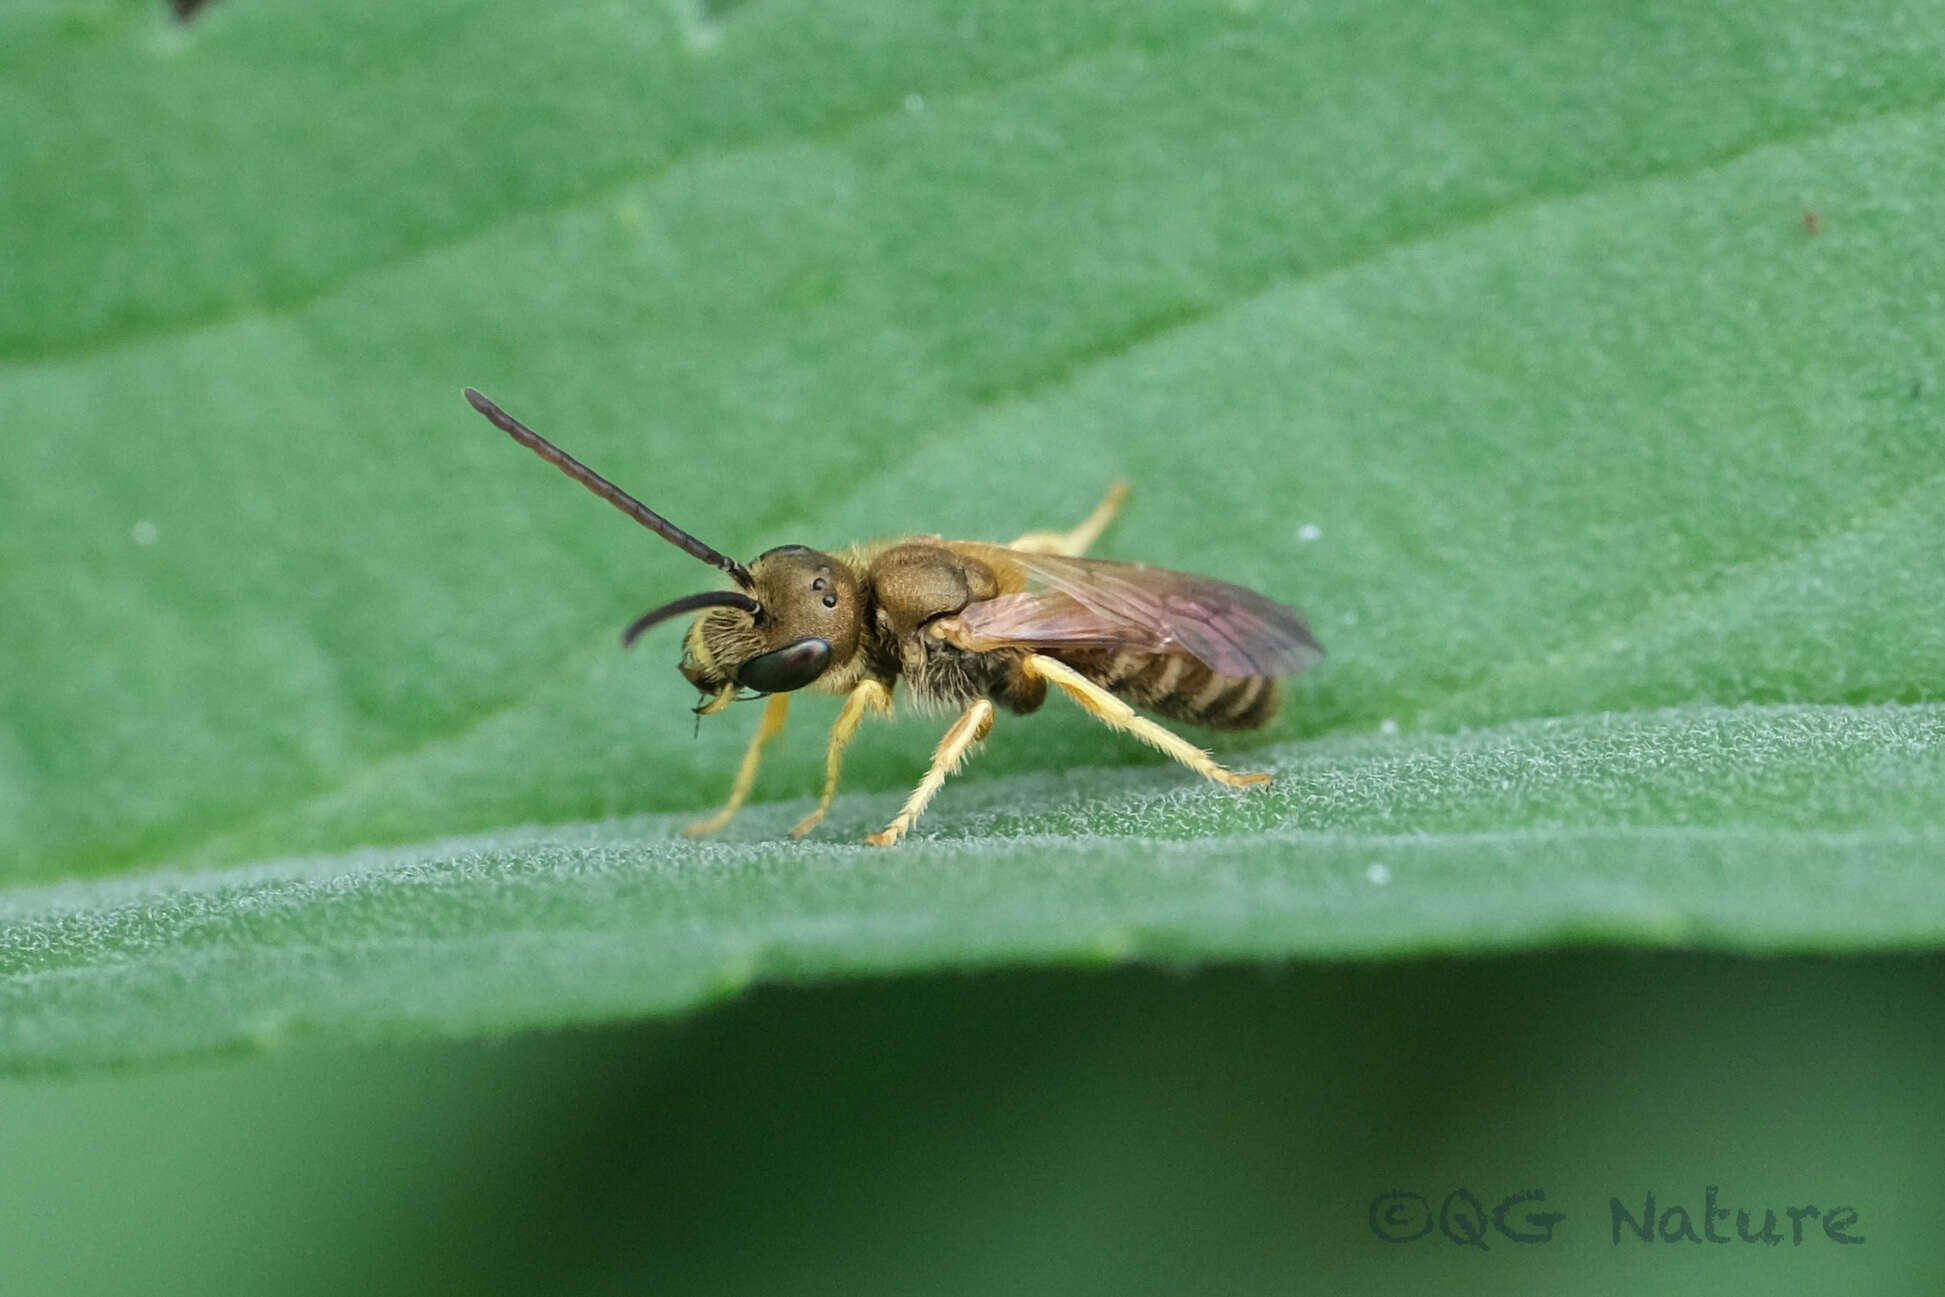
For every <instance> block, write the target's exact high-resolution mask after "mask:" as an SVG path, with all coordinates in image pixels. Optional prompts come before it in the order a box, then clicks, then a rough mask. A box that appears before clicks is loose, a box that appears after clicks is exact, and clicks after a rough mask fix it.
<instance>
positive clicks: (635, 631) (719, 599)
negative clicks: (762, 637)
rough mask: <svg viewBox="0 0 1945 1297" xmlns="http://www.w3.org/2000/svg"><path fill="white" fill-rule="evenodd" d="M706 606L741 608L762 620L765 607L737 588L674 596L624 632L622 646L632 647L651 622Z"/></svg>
mask: <svg viewBox="0 0 1945 1297" xmlns="http://www.w3.org/2000/svg"><path fill="white" fill-rule="evenodd" d="M703 608H741V609H742V610H743V611H744V612H746V613H748V614H749V615H750V616H752V617H754V618H756V620H757V621H758V622H759V623H761V622H762V620H763V609H762V607H761V606H760V605H759V604H758V603H757V601H756V600H754V599H752V598H750V597H749V596H748V595H746V594H737V593H736V591H734V590H705V591H704V592H703V593H701V594H685V595H683V596H682V597H681V598H680V599H674V600H671V601H670V602H668V603H665V604H663V605H662V606H661V607H660V608H651V609H649V610H648V611H647V612H645V613H643V614H642V615H641V616H639V617H637V618H635V620H634V621H631V622H629V623H628V629H627V630H625V631H623V632H622V633H621V646H622V647H623V648H631V647H633V646H634V643H635V641H636V640H637V639H640V638H641V634H642V632H643V631H645V630H647V629H649V628H650V627H651V626H659V625H661V624H662V623H663V622H665V621H667V620H668V619H669V618H671V617H680V616H681V615H682V614H683V613H685V612H697V611H699V610H701V609H703Z"/></svg>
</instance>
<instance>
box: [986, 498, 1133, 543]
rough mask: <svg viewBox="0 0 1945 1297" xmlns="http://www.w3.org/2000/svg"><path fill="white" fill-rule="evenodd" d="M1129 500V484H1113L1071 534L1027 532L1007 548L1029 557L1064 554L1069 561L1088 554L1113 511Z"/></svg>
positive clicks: (1063, 532)
mask: <svg viewBox="0 0 1945 1297" xmlns="http://www.w3.org/2000/svg"><path fill="white" fill-rule="evenodd" d="M1127 498H1128V484H1127V483H1126V482H1116V483H1115V484H1114V485H1113V486H1111V487H1109V488H1108V493H1107V497H1106V498H1105V499H1103V500H1102V501H1101V503H1100V504H1098V505H1096V506H1095V507H1094V512H1093V513H1090V514H1088V515H1087V518H1086V519H1085V520H1084V521H1083V522H1082V523H1081V525H1080V526H1078V527H1076V528H1074V530H1072V531H1030V532H1028V533H1027V534H1026V535H1024V536H1022V537H1020V538H1019V539H1018V540H1016V541H1014V542H1013V543H1012V544H1011V545H1008V546H1007V548H1008V549H1023V550H1025V551H1027V552H1028V553H1029V554H1064V555H1066V556H1067V557H1068V558H1079V557H1080V556H1081V555H1082V554H1085V553H1087V550H1088V547H1089V546H1090V545H1092V544H1093V543H1094V542H1095V541H1097V540H1099V539H1100V538H1101V533H1102V532H1103V531H1106V530H1107V525H1108V523H1109V522H1111V521H1113V519H1114V515H1115V511H1116V510H1118V509H1120V507H1121V502H1122V501H1123V500H1126V499H1127Z"/></svg>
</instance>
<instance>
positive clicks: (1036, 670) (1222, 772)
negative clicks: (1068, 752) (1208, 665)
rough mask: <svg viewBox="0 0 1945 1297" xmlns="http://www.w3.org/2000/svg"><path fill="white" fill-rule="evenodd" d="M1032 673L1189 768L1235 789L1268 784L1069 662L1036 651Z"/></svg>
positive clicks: (1028, 662) (1029, 666)
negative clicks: (1226, 763) (1219, 760)
mask: <svg viewBox="0 0 1945 1297" xmlns="http://www.w3.org/2000/svg"><path fill="white" fill-rule="evenodd" d="M1022 665H1023V666H1024V669H1025V670H1026V672H1027V673H1028V674H1029V675H1036V676H1039V677H1040V678H1041V679H1042V680H1045V681H1046V682H1047V683H1049V684H1051V685H1054V686H1056V687H1057V688H1059V689H1060V690H1061V692H1063V693H1065V694H1066V695H1067V696H1068V697H1069V698H1072V699H1073V700H1074V701H1075V702H1077V703H1079V704H1080V705H1081V706H1082V707H1083V708H1085V709H1086V711H1087V712H1088V714H1089V715H1091V716H1093V717H1094V718H1095V719H1096V720H1098V721H1100V722H1101V723H1102V724H1104V725H1110V726H1112V727H1114V728H1115V729H1117V730H1126V731H1127V732H1128V733H1130V734H1132V735H1134V736H1135V737H1136V738H1138V739H1140V740H1141V741H1142V742H1143V743H1146V744H1147V745H1148V746H1149V747H1151V748H1158V749H1160V750H1161V751H1163V752H1166V753H1167V754H1168V755H1169V756H1171V757H1174V758H1175V759H1176V760H1177V761H1180V762H1181V763H1182V764H1183V765H1185V766H1187V767H1188V768H1189V769H1191V770H1193V771H1195V772H1196V773H1197V774H1199V775H1202V776H1204V777H1205V778H1208V779H1213V780H1215V781H1216V782H1217V783H1219V784H1228V785H1229V786H1230V787H1231V788H1253V787H1255V786H1257V785H1259V784H1267V783H1269V782H1270V777H1269V776H1268V775H1266V774H1240V775H1239V774H1237V773H1235V772H1234V771H1232V770H1226V769H1224V768H1223V767H1222V766H1219V765H1217V764H1216V761H1215V758H1213V757H1211V756H1210V755H1209V754H1208V753H1207V752H1204V751H1203V750H1202V749H1201V748H1199V747H1197V746H1195V744H1193V743H1191V742H1189V741H1188V740H1187V739H1185V738H1183V737H1182V736H1181V735H1179V734H1176V733H1174V732H1173V731H1171V730H1168V729H1165V728H1163V727H1162V726H1160V725H1158V724H1156V723H1155V722H1154V721H1151V720H1149V719H1148V718H1147V717H1146V716H1143V715H1141V714H1140V713H1139V712H1137V711H1135V709H1134V708H1132V707H1130V706H1128V704H1126V703H1124V702H1122V701H1121V700H1120V699H1119V698H1116V697H1115V696H1114V695H1113V694H1111V693H1109V692H1108V691H1107V690H1105V689H1103V688H1101V686H1099V685H1097V684H1095V683H1094V682H1093V681H1092V680H1089V679H1088V678H1087V677H1086V676H1084V675H1082V674H1081V673H1080V672H1078V671H1076V670H1074V668H1072V667H1070V666H1068V665H1067V664H1066V663H1065V662H1058V661H1055V660H1054V659H1053V658H1050V657H1047V656H1046V655H1045V654H1042V653H1035V654H1034V655H1033V656H1032V657H1030V658H1028V659H1027V660H1026V662H1025V663H1023V664H1022Z"/></svg>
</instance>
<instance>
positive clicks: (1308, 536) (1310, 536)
mask: <svg viewBox="0 0 1945 1297" xmlns="http://www.w3.org/2000/svg"><path fill="white" fill-rule="evenodd" d="M1323 538H1324V529H1323V528H1322V527H1319V526H1318V525H1317V524H1316V523H1314V522H1307V523H1305V524H1304V525H1303V526H1301V527H1299V528H1297V539H1298V540H1302V541H1312V540H1322V539H1323Z"/></svg>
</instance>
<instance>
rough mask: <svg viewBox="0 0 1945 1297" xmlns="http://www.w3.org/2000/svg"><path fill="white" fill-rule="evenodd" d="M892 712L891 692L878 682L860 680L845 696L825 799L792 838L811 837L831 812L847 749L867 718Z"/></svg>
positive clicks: (828, 758) (834, 730)
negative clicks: (811, 832) (826, 813)
mask: <svg viewBox="0 0 1945 1297" xmlns="http://www.w3.org/2000/svg"><path fill="white" fill-rule="evenodd" d="M889 711H891V690H890V689H887V688H886V687H885V686H884V685H881V684H879V683H878V682H877V681H876V680H861V681H859V682H858V684H857V687H856V688H854V689H852V690H851V692H850V693H848V694H846V695H845V696H844V710H842V711H840V712H839V713H838V714H837V724H835V725H833V726H831V746H830V750H829V751H828V752H826V753H825V754H824V795H823V796H822V797H820V798H818V799H817V809H816V810H814V811H812V812H811V813H810V814H809V815H806V816H804V818H803V819H801V820H799V821H797V827H796V828H794V829H792V830H790V836H791V837H793V838H801V837H803V836H804V835H805V834H806V833H809V832H810V831H811V830H812V829H814V828H816V827H817V826H818V824H819V823H820V822H821V821H822V820H823V818H824V812H826V811H828V810H830V809H831V799H832V798H833V797H836V796H837V778H838V776H839V775H840V774H842V773H843V772H844V749H845V748H847V747H849V746H850V744H851V738H852V736H853V735H855V734H856V733H857V732H858V726H859V725H860V724H861V723H862V722H863V721H864V718H865V714H866V713H867V712H889Z"/></svg>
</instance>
